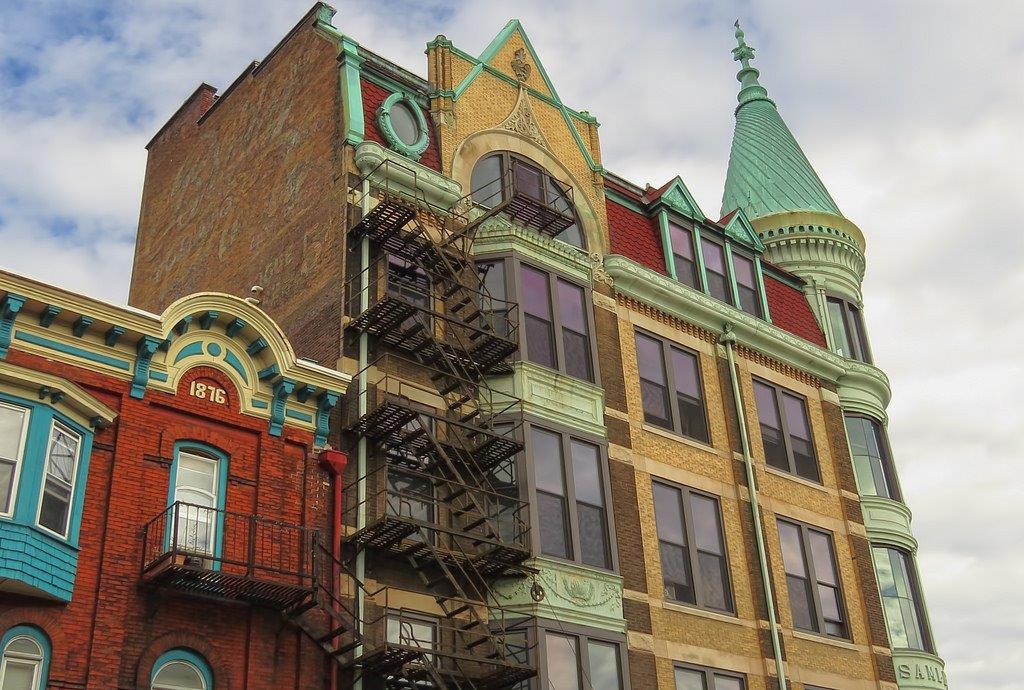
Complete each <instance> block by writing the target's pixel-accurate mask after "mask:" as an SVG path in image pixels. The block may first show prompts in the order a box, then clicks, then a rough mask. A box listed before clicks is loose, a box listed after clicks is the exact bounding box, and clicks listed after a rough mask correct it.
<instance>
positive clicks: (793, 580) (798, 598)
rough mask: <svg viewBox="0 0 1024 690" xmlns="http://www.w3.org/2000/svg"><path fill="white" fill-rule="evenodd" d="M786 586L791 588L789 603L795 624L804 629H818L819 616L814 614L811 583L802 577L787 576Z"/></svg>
mask: <svg viewBox="0 0 1024 690" xmlns="http://www.w3.org/2000/svg"><path fill="white" fill-rule="evenodd" d="M786 587H787V589H788V590H789V605H790V609H791V610H792V612H793V625H794V626H795V627H797V628H801V629H803V630H813V631H815V632H817V631H818V620H817V616H815V615H814V601H813V599H812V598H811V585H810V583H809V582H808V581H807V580H805V579H804V578H801V577H796V576H794V575H787V576H786Z"/></svg>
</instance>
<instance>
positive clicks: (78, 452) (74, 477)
mask: <svg viewBox="0 0 1024 690" xmlns="http://www.w3.org/2000/svg"><path fill="white" fill-rule="evenodd" d="M58 427H59V428H60V430H61V431H62V432H63V433H65V434H68V435H70V436H72V437H74V438H75V439H76V440H77V441H78V445H77V446H76V447H75V468H74V471H73V472H72V473H71V493H70V494H69V495H68V515H67V517H66V518H65V519H64V534H61V533H59V532H54V531H53V530H52V529H50V528H49V527H45V526H43V525H42V524H40V523H39V517H40V516H41V515H42V513H43V493H44V492H45V491H46V475H47V468H48V467H49V465H50V451H51V450H53V440H54V436H55V434H54V432H55V431H56V430H57V428H58ZM81 462H82V435H81V434H79V433H78V432H77V431H74V430H73V429H72V428H71V427H69V426H68V425H67V424H62V423H61V422H58V421H57V420H56V419H54V420H53V421H52V422H51V423H50V438H49V440H48V441H47V442H46V454H45V455H44V456H43V474H42V477H40V480H39V500H38V501H36V504H37V505H36V527H38V528H39V529H41V530H43V531H44V532H47V533H49V534H52V535H53V536H55V537H57V538H58V539H62V540H66V539H67V538H68V532H69V531H70V528H71V517H72V512H73V510H74V506H75V486H76V485H77V484H78V468H79V466H80V464H81Z"/></svg>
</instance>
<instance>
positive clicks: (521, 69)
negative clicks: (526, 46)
mask: <svg viewBox="0 0 1024 690" xmlns="http://www.w3.org/2000/svg"><path fill="white" fill-rule="evenodd" d="M512 72H513V73H514V74H515V75H516V79H518V80H519V81H520V82H525V81H526V80H527V79H529V78H530V63H529V62H527V61H526V51H525V50H523V49H522V48H519V49H518V50H517V51H516V53H515V55H514V56H513V58H512Z"/></svg>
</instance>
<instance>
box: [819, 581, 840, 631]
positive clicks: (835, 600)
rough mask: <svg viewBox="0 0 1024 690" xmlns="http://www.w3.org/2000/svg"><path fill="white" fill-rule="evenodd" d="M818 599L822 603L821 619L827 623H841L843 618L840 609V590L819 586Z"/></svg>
mask: <svg viewBox="0 0 1024 690" xmlns="http://www.w3.org/2000/svg"><path fill="white" fill-rule="evenodd" d="M818 599H819V600H820V601H821V617H822V618H824V619H825V620H826V621H831V622H834V623H840V622H842V620H843V616H842V614H841V613H840V608H839V590H837V589H836V588H835V587H830V586H828V585H820V584H819V585H818Z"/></svg>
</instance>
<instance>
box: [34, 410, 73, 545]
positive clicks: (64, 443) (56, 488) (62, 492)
mask: <svg viewBox="0 0 1024 690" xmlns="http://www.w3.org/2000/svg"><path fill="white" fill-rule="evenodd" d="M81 443H82V439H81V437H80V436H79V435H78V434H76V433H75V432H73V431H71V430H70V429H68V428H67V427H66V426H64V425H63V424H61V423H59V422H54V423H53V426H52V427H51V429H50V444H49V446H48V447H47V451H46V475H45V477H44V479H43V493H42V497H41V499H40V501H39V518H38V521H39V526H40V527H45V528H46V529H48V530H50V531H51V532H54V533H56V534H59V535H60V536H62V537H66V536H67V535H68V523H69V522H70V520H71V497H72V495H73V494H74V490H75V474H76V470H77V468H78V456H79V447H80V446H81Z"/></svg>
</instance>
